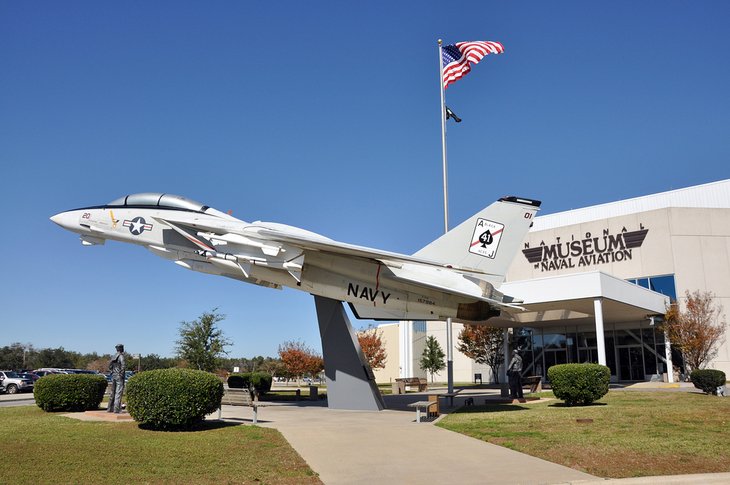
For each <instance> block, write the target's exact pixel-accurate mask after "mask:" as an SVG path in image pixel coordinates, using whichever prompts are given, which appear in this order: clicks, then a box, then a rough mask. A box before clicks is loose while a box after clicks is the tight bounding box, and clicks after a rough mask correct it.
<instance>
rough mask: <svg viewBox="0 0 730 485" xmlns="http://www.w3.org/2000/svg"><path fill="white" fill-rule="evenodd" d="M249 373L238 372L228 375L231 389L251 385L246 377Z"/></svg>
mask: <svg viewBox="0 0 730 485" xmlns="http://www.w3.org/2000/svg"><path fill="white" fill-rule="evenodd" d="M246 375H247V373H243V374H242V373H237V374H231V375H229V376H228V380H227V382H228V387H230V388H231V389H243V388H244V387H249V380H248V379H247V378H246V377H244V376H246Z"/></svg>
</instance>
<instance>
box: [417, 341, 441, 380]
mask: <svg viewBox="0 0 730 485" xmlns="http://www.w3.org/2000/svg"><path fill="white" fill-rule="evenodd" d="M445 356H446V354H444V351H443V350H442V349H441V345H440V344H439V343H438V340H436V337H434V336H433V335H429V336H428V338H426V348H425V349H423V353H422V354H421V369H423V370H425V371H426V372H430V373H431V382H433V375H434V374H435V373H436V372H438V371H440V370H443V369H445V368H446V362H444V357H445Z"/></svg>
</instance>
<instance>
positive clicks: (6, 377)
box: [0, 370, 33, 394]
mask: <svg viewBox="0 0 730 485" xmlns="http://www.w3.org/2000/svg"><path fill="white" fill-rule="evenodd" d="M0 380H1V381H2V385H3V386H5V392H7V393H8V394H15V393H16V392H32V391H33V379H30V378H23V377H20V376H19V375H18V374H17V373H16V372H13V371H11V370H0Z"/></svg>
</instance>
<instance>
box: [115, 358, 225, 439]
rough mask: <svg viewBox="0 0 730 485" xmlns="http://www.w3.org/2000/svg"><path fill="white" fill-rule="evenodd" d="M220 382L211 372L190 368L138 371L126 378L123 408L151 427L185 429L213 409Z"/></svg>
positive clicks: (220, 392) (218, 400)
mask: <svg viewBox="0 0 730 485" xmlns="http://www.w3.org/2000/svg"><path fill="white" fill-rule="evenodd" d="M222 397H223V383H222V382H221V381H220V379H218V377H216V376H215V375H213V374H210V373H208V372H204V371H200V370H193V369H157V370H151V371H145V372H140V373H139V374H135V375H134V376H132V377H131V378H130V379H129V381H128V382H127V411H129V414H130V415H131V416H132V417H133V418H134V419H135V420H136V421H138V422H139V423H140V425H142V426H144V427H148V428H152V429H164V430H177V429H187V428H190V427H192V426H193V425H195V424H196V423H198V422H200V421H202V420H203V418H205V416H206V415H207V414H210V413H213V412H214V411H216V410H217V409H218V408H219V407H220V404H221V398H222Z"/></svg>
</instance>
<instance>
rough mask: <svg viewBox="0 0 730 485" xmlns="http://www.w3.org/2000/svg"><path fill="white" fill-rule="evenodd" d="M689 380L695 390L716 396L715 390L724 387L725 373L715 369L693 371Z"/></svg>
mask: <svg viewBox="0 0 730 485" xmlns="http://www.w3.org/2000/svg"><path fill="white" fill-rule="evenodd" d="M689 378H690V379H691V380H692V383H693V384H694V385H695V387H696V388H697V389H702V391H704V392H705V393H706V394H717V388H718V387H720V386H724V385H725V373H724V372H723V371H721V370H715V369H697V370H693V371H692V372H691V373H690V375H689Z"/></svg>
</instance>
